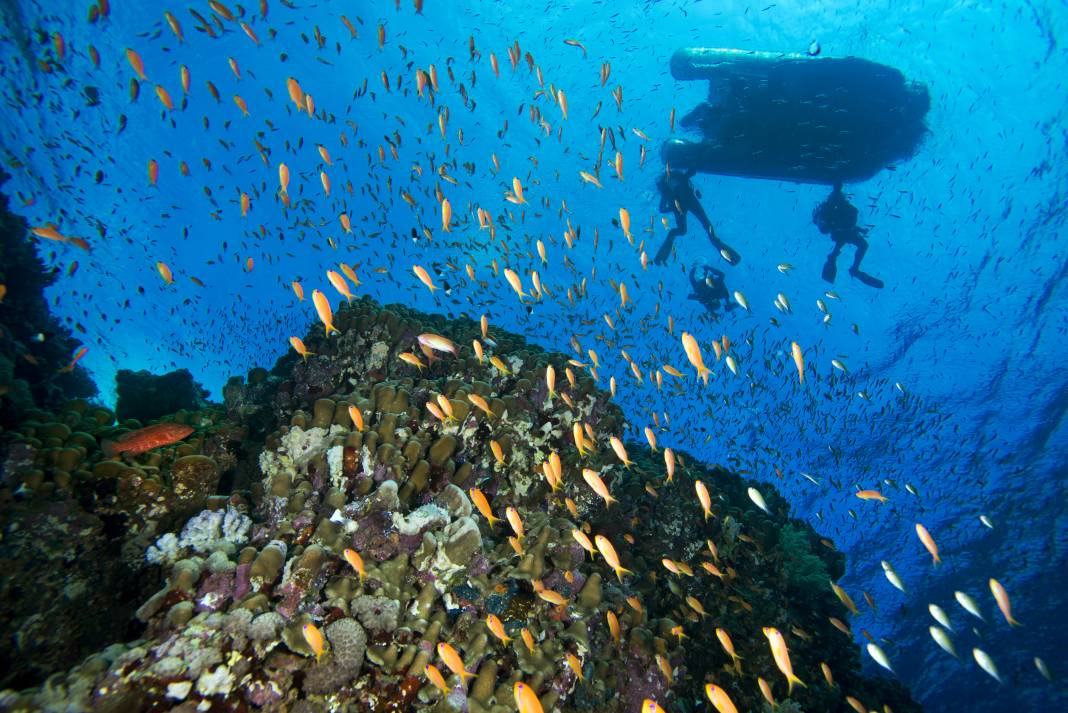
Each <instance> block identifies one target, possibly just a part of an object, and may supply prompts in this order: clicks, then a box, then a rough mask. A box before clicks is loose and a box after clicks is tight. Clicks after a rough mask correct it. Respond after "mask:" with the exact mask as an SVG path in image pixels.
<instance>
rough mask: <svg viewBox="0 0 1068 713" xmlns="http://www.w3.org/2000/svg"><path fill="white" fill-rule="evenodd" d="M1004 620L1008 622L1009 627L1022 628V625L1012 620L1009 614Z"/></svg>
mask: <svg viewBox="0 0 1068 713" xmlns="http://www.w3.org/2000/svg"><path fill="white" fill-rule="evenodd" d="M1005 620H1006V621H1008V622H1009V626H1023V624H1021V623H1020V622H1018V621H1016V619H1014V618H1013V617H1012V615H1011V614H1010V615H1009V616H1007V617H1005Z"/></svg>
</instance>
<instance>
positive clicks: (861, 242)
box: [849, 235, 885, 290]
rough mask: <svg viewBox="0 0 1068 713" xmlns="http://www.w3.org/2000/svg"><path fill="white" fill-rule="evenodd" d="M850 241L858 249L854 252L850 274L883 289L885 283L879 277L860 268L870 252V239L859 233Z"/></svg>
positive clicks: (866, 283) (869, 285) (869, 284)
mask: <svg viewBox="0 0 1068 713" xmlns="http://www.w3.org/2000/svg"><path fill="white" fill-rule="evenodd" d="M849 242H850V243H852V244H853V246H854V247H855V248H856V251H855V252H854V253H853V265H852V266H851V267H850V268H849V274H850V275H852V276H853V277H855V278H856V279H858V280H860V281H861V282H863V283H864V284H865V285H867V286H868V287H874V288H876V289H880V290H881V289H882V288H883V287H885V283H884V282H883V281H882V280H880V279H879V278H877V277H873V276H872V275H869V274H868V273H866V272H864V271H863V270H861V269H860V261H861V260H863V259H864V256H865V255H867V254H868V241H867V240H865V239H864V238H863V237H861V236H859V235H858V236H856V237H855V238H854V239H853V240H850V241H849Z"/></svg>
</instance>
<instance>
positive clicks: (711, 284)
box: [688, 265, 734, 315]
mask: <svg viewBox="0 0 1068 713" xmlns="http://www.w3.org/2000/svg"><path fill="white" fill-rule="evenodd" d="M700 268H701V274H700V275H698V272H697V271H698V266H697V265H694V266H693V267H691V268H690V287H691V288H692V289H693V294H692V295H690V296H689V297H688V299H691V300H694V301H695V302H699V303H700V304H701V305H702V306H704V308H705V309H707V310H708V311H709V313H710V314H712V315H715V313H716V311H717V310H718V309H719V305H720V302H722V303H723V304H724V305H725V306H726V310H727V311H728V312H729V311H731V310H732V309H734V303H733V302H731V301H730V295H728V294H727V281H726V279H725V278H726V276H725V275H724V274H723V271H722V270H717V269H716V268H714V267H709V266H708V265H703V266H700Z"/></svg>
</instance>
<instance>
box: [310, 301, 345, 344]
mask: <svg viewBox="0 0 1068 713" xmlns="http://www.w3.org/2000/svg"><path fill="white" fill-rule="evenodd" d="M312 302H313V303H314V304H315V311H316V312H318V313H319V319H320V320H321V321H322V323H323V327H324V328H325V329H326V336H330V332H337V333H338V334H341V330H340V329H338V328H337V327H335V326H334V312H333V310H331V309H330V300H328V299H327V298H326V295H324V294H323V293H322V292H320V291H319V290H313V291H312Z"/></svg>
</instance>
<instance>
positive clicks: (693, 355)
mask: <svg viewBox="0 0 1068 713" xmlns="http://www.w3.org/2000/svg"><path fill="white" fill-rule="evenodd" d="M682 348H683V350H685V352H686V358H687V359H689V360H690V364H692V365H693V367H694V368H695V369H697V375H698V376H700V377H701V378H702V379H703V380H704V382H705V383H706V384H707V383H708V375H709V374H711V373H712V372H711V370H709V368H708V367H706V366H705V360H704V357H702V356H701V347H700V346H699V345H698V344H697V340H696V339H694V336H693V335H692V334H690V333H689V332H683V333H682Z"/></svg>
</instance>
